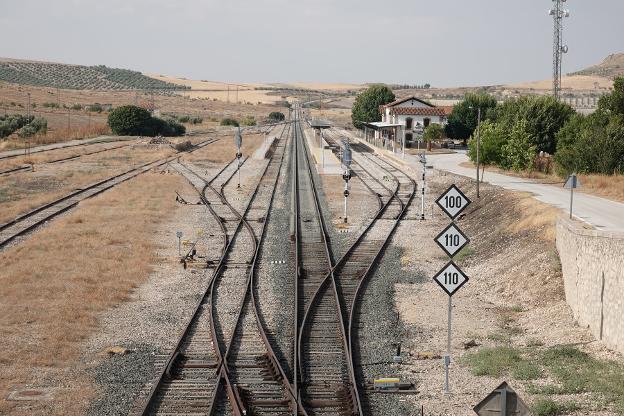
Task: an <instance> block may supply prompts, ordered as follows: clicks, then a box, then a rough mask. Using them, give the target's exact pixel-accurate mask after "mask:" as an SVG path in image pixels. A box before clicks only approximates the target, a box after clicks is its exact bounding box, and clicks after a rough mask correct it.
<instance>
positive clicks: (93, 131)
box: [0, 124, 110, 150]
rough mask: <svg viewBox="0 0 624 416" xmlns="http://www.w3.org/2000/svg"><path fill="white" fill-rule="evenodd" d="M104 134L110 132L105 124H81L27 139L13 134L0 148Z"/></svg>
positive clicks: (19, 147) (16, 147) (87, 137)
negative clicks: (80, 125) (89, 125)
mask: <svg viewBox="0 0 624 416" xmlns="http://www.w3.org/2000/svg"><path fill="white" fill-rule="evenodd" d="M104 134H110V129H109V128H108V125H106V124H98V125H93V126H91V127H88V126H83V127H77V128H70V129H66V128H65V129H60V130H52V131H48V133H47V134H45V135H42V134H37V135H35V136H33V137H31V138H29V139H28V140H26V139H21V138H19V137H16V136H15V135H13V136H11V137H10V138H9V139H7V140H5V141H3V142H2V143H0V150H13V149H24V148H25V147H26V146H27V143H29V144H30V146H40V145H44V144H53V143H60V142H67V141H70V140H76V139H78V140H79V139H89V138H91V137H97V136H102V135H104Z"/></svg>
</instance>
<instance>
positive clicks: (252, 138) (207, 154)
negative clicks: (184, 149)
mask: <svg viewBox="0 0 624 416" xmlns="http://www.w3.org/2000/svg"><path fill="white" fill-rule="evenodd" d="M276 134H277V135H279V133H278V132H277V130H273V131H272V132H271V133H269V134H268V137H274V136H275V135H276ZM263 143H264V135H263V134H243V145H242V147H241V153H242V154H243V156H251V155H252V154H253V152H255V151H256V149H257V148H258V147H260V146H261V145H262V144H263ZM235 156H236V145H235V144H234V131H232V132H231V133H230V134H225V135H224V136H223V138H222V139H221V140H219V141H218V142H217V143H213V144H211V145H210V146H206V147H205V148H203V149H200V150H197V151H196V152H193V153H191V154H189V155H185V156H184V159H185V160H190V161H208V162H219V163H225V162H229V161H230V160H232V159H233V158H234V157H235Z"/></svg>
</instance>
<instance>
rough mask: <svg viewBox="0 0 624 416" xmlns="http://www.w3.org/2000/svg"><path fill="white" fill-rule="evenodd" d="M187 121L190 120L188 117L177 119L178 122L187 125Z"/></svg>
mask: <svg viewBox="0 0 624 416" xmlns="http://www.w3.org/2000/svg"><path fill="white" fill-rule="evenodd" d="M189 120H190V117H189V116H180V117H178V121H179V122H180V123H188V122H189Z"/></svg>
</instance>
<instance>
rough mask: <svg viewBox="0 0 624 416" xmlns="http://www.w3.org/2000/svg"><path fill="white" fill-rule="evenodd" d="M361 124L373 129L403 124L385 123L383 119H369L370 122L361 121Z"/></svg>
mask: <svg viewBox="0 0 624 416" xmlns="http://www.w3.org/2000/svg"><path fill="white" fill-rule="evenodd" d="M362 124H363V125H364V126H365V127H368V128H369V129H373V130H381V129H388V128H395V127H401V126H403V124H398V123H386V122H383V121H371V122H367V123H362Z"/></svg>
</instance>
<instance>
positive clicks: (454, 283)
mask: <svg viewBox="0 0 624 416" xmlns="http://www.w3.org/2000/svg"><path fill="white" fill-rule="evenodd" d="M424 168H425V166H424V163H423V181H424ZM436 204H438V206H439V207H440V208H442V211H444V212H445V213H446V215H448V216H449V217H450V218H451V221H452V222H451V224H449V225H448V226H447V227H446V228H445V229H444V230H442V231H441V232H440V234H438V235H437V236H436V237H435V238H434V241H435V242H436V243H437V244H438V246H440V248H442V250H444V252H445V253H446V254H447V255H448V256H449V257H450V261H449V262H448V263H447V264H446V265H445V266H444V267H443V268H442V270H440V271H439V272H438V273H437V274H436V275H435V276H434V277H433V280H434V281H435V282H436V283H437V284H438V285H439V286H440V287H441V288H442V290H444V292H446V294H447V295H448V311H447V312H448V328H447V341H446V355H445V356H444V392H445V393H450V387H449V368H450V366H451V325H452V315H453V294H454V293H455V292H457V291H458V290H459V289H460V288H461V287H462V286H463V285H465V284H466V283H467V282H468V276H466V275H465V274H464V272H463V271H462V270H461V269H460V268H459V267H458V266H457V265H456V264H455V263H454V262H453V256H455V255H456V254H457V253H458V252H459V251H460V250H461V249H462V248H464V247H465V246H466V245H467V244H468V243H469V242H470V239H469V238H468V237H467V236H466V235H465V234H464V233H463V232H462V230H460V229H459V227H458V226H457V225H456V224H455V218H457V217H458V216H459V214H461V212H462V211H463V210H464V209H466V207H467V206H468V205H469V204H470V199H468V197H467V196H466V195H464V193H463V192H462V191H460V190H459V188H457V187H456V186H455V185H451V187H449V188H448V189H447V190H446V191H445V192H444V193H443V194H442V195H440V197H439V198H438V199H437V200H436ZM423 213H424V210H423Z"/></svg>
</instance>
